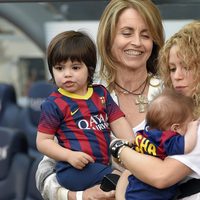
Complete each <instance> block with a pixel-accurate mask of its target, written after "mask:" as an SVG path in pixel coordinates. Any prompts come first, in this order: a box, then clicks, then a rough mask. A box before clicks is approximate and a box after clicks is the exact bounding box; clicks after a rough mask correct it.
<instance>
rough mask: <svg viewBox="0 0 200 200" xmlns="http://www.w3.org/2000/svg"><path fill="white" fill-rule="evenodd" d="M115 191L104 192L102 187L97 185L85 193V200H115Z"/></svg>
mask: <svg viewBox="0 0 200 200" xmlns="http://www.w3.org/2000/svg"><path fill="white" fill-rule="evenodd" d="M114 199H115V191H114V190H113V191H110V192H104V191H103V190H101V189H100V185H95V186H94V187H92V188H89V189H87V190H85V191H84V192H83V200H114Z"/></svg>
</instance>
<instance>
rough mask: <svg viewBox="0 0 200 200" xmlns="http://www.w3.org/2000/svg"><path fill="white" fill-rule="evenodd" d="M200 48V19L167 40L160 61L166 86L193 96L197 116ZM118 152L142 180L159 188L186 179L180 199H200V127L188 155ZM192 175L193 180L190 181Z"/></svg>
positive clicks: (199, 112)
mask: <svg viewBox="0 0 200 200" xmlns="http://www.w3.org/2000/svg"><path fill="white" fill-rule="evenodd" d="M199 52H200V21H199V20H198V21H193V22H191V23H189V24H187V25H185V26H184V27H183V28H182V29H181V30H180V31H178V32H177V33H176V34H174V35H173V36H172V37H171V38H170V39H169V40H168V41H167V42H166V44H165V45H164V47H163V48H162V49H161V51H160V53H159V65H158V66H159V72H160V76H161V79H162V80H163V83H164V87H170V88H173V89H174V90H175V91H177V92H179V93H182V94H183V95H185V96H189V97H192V98H193V101H194V106H195V111H194V112H195V113H194V114H195V116H196V119H197V118H199V117H200V81H199V80H200V56H199ZM121 147H122V146H121ZM121 147H120V148H121ZM118 152H120V153H119V154H118V158H119V160H120V161H121V162H122V163H123V165H124V166H125V168H126V169H128V170H129V171H130V172H131V174H133V175H134V176H136V177H137V178H138V179H140V180H141V181H143V182H145V183H147V184H149V185H151V186H153V187H156V188H159V189H162V188H166V187H170V186H172V185H173V184H176V183H178V182H179V181H183V182H184V183H182V184H180V186H179V191H178V193H177V196H178V197H177V199H184V200H186V199H187V200H199V199H200V127H199V128H198V139H197V143H196V146H195V148H194V149H193V150H192V151H191V152H190V153H188V154H185V155H175V156H169V157H167V158H165V159H164V160H161V159H158V158H155V157H152V156H148V155H144V154H140V153H137V152H136V151H134V150H132V149H131V148H129V147H127V146H125V147H123V149H121V150H119V149H118ZM186 176H187V178H186V179H185V177H186ZM188 179H190V180H189V181H187V182H186V180H188ZM123 181H124V180H123ZM119 183H120V181H119ZM117 189H118V188H117ZM119 189H120V188H119ZM120 190H121V189H120ZM116 193H117V194H119V192H116ZM120 195H121V194H120Z"/></svg>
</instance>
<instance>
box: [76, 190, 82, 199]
mask: <svg viewBox="0 0 200 200" xmlns="http://www.w3.org/2000/svg"><path fill="white" fill-rule="evenodd" d="M76 200H83V191H77V192H76Z"/></svg>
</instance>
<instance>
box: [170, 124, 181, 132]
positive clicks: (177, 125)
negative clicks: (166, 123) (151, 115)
mask: <svg viewBox="0 0 200 200" xmlns="http://www.w3.org/2000/svg"><path fill="white" fill-rule="evenodd" d="M179 127H180V124H172V126H171V130H172V131H174V132H177V130H178V129H179Z"/></svg>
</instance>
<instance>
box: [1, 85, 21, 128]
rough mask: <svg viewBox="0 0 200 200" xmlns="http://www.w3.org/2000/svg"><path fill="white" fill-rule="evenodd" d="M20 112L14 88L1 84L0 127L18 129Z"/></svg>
mask: <svg viewBox="0 0 200 200" xmlns="http://www.w3.org/2000/svg"><path fill="white" fill-rule="evenodd" d="M20 110H21V108H20V106H18V105H17V101H16V93H15V88H14V86H13V85H11V84H7V83H0V126H3V127H9V128H17V127H18V116H19V112H20Z"/></svg>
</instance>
